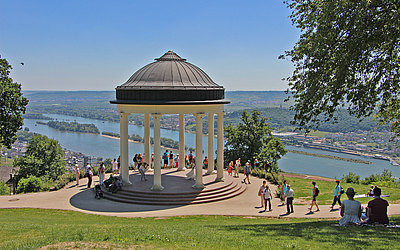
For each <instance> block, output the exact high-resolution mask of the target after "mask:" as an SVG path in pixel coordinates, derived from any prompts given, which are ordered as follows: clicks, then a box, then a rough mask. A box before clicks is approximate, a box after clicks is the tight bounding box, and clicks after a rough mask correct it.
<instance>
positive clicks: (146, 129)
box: [144, 113, 151, 165]
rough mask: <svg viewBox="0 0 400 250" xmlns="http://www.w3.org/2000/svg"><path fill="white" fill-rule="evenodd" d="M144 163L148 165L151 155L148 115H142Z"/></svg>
mask: <svg viewBox="0 0 400 250" xmlns="http://www.w3.org/2000/svg"><path fill="white" fill-rule="evenodd" d="M144 154H145V158H144V161H145V162H146V163H147V164H149V165H150V163H151V162H150V160H151V153H150V114H149V113H146V114H144Z"/></svg>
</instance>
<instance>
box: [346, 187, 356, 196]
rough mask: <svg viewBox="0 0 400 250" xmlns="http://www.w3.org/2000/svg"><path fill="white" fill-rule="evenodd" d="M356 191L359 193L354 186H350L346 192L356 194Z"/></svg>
mask: <svg viewBox="0 0 400 250" xmlns="http://www.w3.org/2000/svg"><path fill="white" fill-rule="evenodd" d="M356 193H357V192H355V191H354V188H352V187H349V188H348V189H347V190H346V194H348V195H352V196H354V195H355V194H356Z"/></svg>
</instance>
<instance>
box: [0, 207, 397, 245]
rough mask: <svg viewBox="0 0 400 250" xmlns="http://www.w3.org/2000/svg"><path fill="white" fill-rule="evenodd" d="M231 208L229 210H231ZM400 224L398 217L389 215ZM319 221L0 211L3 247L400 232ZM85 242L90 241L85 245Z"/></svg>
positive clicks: (344, 240)
mask: <svg viewBox="0 0 400 250" xmlns="http://www.w3.org/2000/svg"><path fill="white" fill-rule="evenodd" d="M227 209H228V208H227ZM390 219H391V222H393V223H396V224H400V216H396V217H391V218H390ZM333 223H336V221H332V220H321V219H293V218H285V219H275V218H262V217H257V218H255V217H252V218H249V217H229V216H188V217H169V218H118V217H109V216H99V215H88V214H83V213H79V212H72V211H60V210H40V209H3V210H0V249H36V248H38V247H41V246H46V245H51V244H56V243H59V242H76V243H73V244H76V245H78V246H79V245H82V244H85V242H88V243H89V244H90V245H89V246H92V247H96V246H97V247H102V246H103V247H104V246H108V247H109V248H118V247H119V248H128V247H135V246H139V247H143V248H150V247H153V248H177V249H188V248H190V249H282V248H295V249H326V248H336V249H337V248H339V249H344V248H351V249H357V248H358V249H377V248H386V249H395V248H398V247H399V245H398V243H399V238H400V230H399V229H394V228H383V227H336V226H332V224H333ZM86 245H88V244H87V243H86Z"/></svg>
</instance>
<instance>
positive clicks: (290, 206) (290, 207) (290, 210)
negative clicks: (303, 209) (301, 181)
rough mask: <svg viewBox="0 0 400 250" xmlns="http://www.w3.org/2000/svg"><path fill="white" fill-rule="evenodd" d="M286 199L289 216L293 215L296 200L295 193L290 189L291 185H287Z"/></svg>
mask: <svg viewBox="0 0 400 250" xmlns="http://www.w3.org/2000/svg"><path fill="white" fill-rule="evenodd" d="M285 198H286V208H287V214H290V213H293V212H294V210H293V199H294V191H293V189H291V188H290V185H287V190H286V192H285V196H284V199H285Z"/></svg>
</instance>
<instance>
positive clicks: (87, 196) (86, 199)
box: [69, 188, 183, 213]
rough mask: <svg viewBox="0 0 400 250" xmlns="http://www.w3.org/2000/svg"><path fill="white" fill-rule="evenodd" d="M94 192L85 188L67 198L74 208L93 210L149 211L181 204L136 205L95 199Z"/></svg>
mask: <svg viewBox="0 0 400 250" xmlns="http://www.w3.org/2000/svg"><path fill="white" fill-rule="evenodd" d="M94 196H95V193H94V191H93V189H92V188H91V189H86V190H84V191H81V192H79V193H77V194H75V195H74V196H72V197H71V199H70V200H69V202H70V204H71V205H72V206H74V207H76V208H79V209H83V210H87V211H93V212H115V213H124V212H149V211H158V210H166V209H171V208H176V207H182V206H183V205H182V206H153V205H137V204H128V203H121V202H115V201H110V200H107V199H100V200H98V199H95V198H94Z"/></svg>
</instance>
